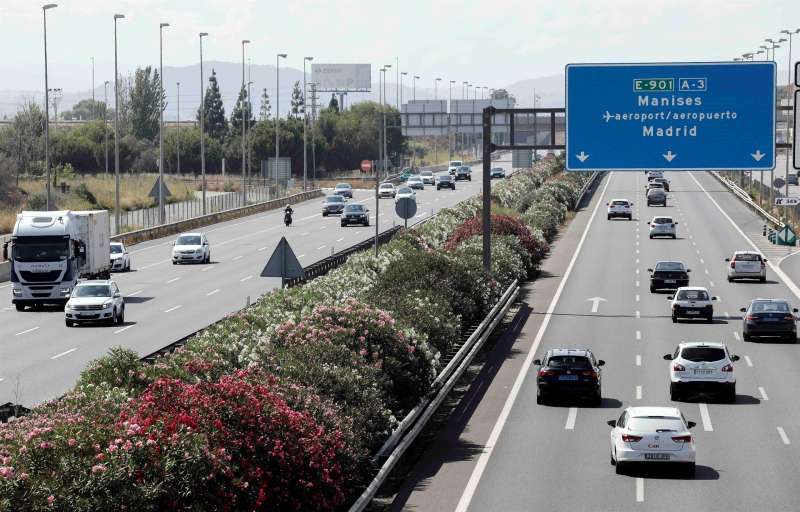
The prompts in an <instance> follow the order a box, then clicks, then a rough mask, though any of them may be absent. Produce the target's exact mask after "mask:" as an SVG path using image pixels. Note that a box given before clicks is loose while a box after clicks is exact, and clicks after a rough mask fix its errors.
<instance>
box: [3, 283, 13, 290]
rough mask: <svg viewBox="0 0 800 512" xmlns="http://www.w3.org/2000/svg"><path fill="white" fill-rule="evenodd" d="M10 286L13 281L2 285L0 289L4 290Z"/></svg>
mask: <svg viewBox="0 0 800 512" xmlns="http://www.w3.org/2000/svg"><path fill="white" fill-rule="evenodd" d="M10 286H11V283H8V284H4V285H3V286H0V290H2V289H3V288H9V287H10Z"/></svg>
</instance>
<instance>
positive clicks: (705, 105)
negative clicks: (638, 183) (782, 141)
mask: <svg viewBox="0 0 800 512" xmlns="http://www.w3.org/2000/svg"><path fill="white" fill-rule="evenodd" d="M775 71H776V70H775V63H774V62H719V63H675V64H568V65H567V71H566V80H567V82H566V94H567V101H566V107H567V108H566V111H567V112H566V123H567V137H566V152H567V170H569V171H590V170H598V169H601V170H648V169H663V170H710V169H719V170H739V169H757V170H762V169H772V168H774V167H775Z"/></svg>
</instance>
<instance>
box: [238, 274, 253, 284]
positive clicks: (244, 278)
mask: <svg viewBox="0 0 800 512" xmlns="http://www.w3.org/2000/svg"><path fill="white" fill-rule="evenodd" d="M250 279H253V276H252V275H250V276H247V277H243V278H241V279H239V282H240V283H243V282H245V281H249V280H250Z"/></svg>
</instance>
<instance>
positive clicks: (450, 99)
mask: <svg viewBox="0 0 800 512" xmlns="http://www.w3.org/2000/svg"><path fill="white" fill-rule="evenodd" d="M454 83H456V81H455V80H450V90H449V92H448V96H447V160H448V162H449V161H450V160H452V159H453V141H452V138H453V137H452V136H451V134H450V126H451V125H452V122H451V119H450V116H451V112H452V108H453V84H454Z"/></svg>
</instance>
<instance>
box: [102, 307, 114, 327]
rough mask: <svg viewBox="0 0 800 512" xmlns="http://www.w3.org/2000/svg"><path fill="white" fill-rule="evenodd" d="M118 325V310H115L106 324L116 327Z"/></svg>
mask: <svg viewBox="0 0 800 512" xmlns="http://www.w3.org/2000/svg"><path fill="white" fill-rule="evenodd" d="M116 323H117V310H116V309H115V310H114V311H112V313H111V318H109V319H108V320H106V322H105V324H106V325H114V324H116Z"/></svg>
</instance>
